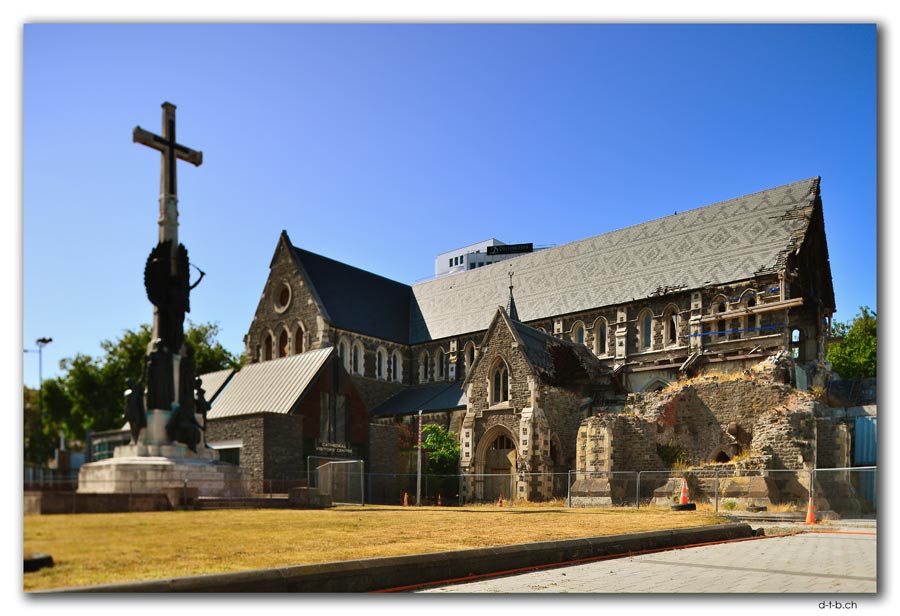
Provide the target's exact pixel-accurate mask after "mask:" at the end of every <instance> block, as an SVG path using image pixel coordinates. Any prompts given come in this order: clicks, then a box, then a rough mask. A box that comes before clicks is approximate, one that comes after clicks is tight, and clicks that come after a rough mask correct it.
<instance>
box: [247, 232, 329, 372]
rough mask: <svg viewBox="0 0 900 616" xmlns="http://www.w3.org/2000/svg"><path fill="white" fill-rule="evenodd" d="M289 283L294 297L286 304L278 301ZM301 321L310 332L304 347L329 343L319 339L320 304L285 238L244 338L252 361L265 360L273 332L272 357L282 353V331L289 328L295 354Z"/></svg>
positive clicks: (305, 338) (290, 347)
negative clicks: (317, 302) (285, 242)
mask: <svg viewBox="0 0 900 616" xmlns="http://www.w3.org/2000/svg"><path fill="white" fill-rule="evenodd" d="M285 284H287V285H288V286H289V287H290V300H289V301H288V303H287V304H286V306H280V305H278V302H279V298H280V295H281V290H282V287H283V285H285ZM301 323H302V325H303V329H304V330H305V332H306V333H305V335H304V341H303V342H304V344H303V350H304V351H309V350H312V349H317V348H320V346H327V345H322V344H320V341H319V339H320V336H321V335H322V331H321V325H322V324H323V322H322V318H321V314H320V313H319V308H318V306H317V305H316V302H315V300H314V299H313V297H312V294H311V293H310V292H309V287H308V286H307V285H306V283H305V281H304V279H303V276H302V275H300V272H299V270H298V268H297V265H296V263H294V260H293V259H292V258H291V255H290V254H289V252H288V249H287V247H286V246H285V244H284V242H279V244H278V248H277V249H276V255H275V258H274V260H273V263H272V267H271V269H270V270H269V277H268V278H267V279H266V284H265V287H264V288H263V292H262V296H261V297H260V299H259V304H258V305H257V308H256V314H255V315H254V317H253V322H252V323H251V325H250V329H249V331H248V332H247V335H246V337H245V339H244V344H245V347H246V349H245V352H246V354H247V360H248V361H249V362H251V363H252V362H257V361H262V359H263V358H264V357H265V338H266V336H268V335H269V334H270V333H271V334H272V335H273V338H274V343H273V349H272V357H273V359H274V358H276V357H279V353H278V339H279V337H280V335H281V332H282V331H287V332H288V338H289V350H288V354H289V355H293V354H294V349H295V340H294V338H295V335H296V330H297V326H298V325H300V324H301Z"/></svg>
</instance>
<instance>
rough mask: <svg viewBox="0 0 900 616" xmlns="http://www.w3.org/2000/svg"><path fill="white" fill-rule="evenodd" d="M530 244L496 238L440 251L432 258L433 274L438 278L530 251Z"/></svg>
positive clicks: (531, 249) (532, 248) (531, 246)
mask: <svg viewBox="0 0 900 616" xmlns="http://www.w3.org/2000/svg"><path fill="white" fill-rule="evenodd" d="M533 250H534V247H533V245H532V244H507V243H506V242H501V241H500V240H498V239H496V238H493V237H492V238H490V239H488V240H483V241H481V242H477V243H475V244H469V245H468V246H463V247H462V248H456V249H454V250H448V251H447V252H442V253H441V254H439V255H438V256H437V257H436V258H435V260H434V276H435V278H439V277H441V276H447V275H449V274H458V273H459V272H465V271H467V270H471V269H475V268H478V267H484V266H485V265H490V264H491V263H497V262H498V261H504V260H506V259H511V258H513V257H518V256H519V255H521V254H523V253H528V252H532V251H533Z"/></svg>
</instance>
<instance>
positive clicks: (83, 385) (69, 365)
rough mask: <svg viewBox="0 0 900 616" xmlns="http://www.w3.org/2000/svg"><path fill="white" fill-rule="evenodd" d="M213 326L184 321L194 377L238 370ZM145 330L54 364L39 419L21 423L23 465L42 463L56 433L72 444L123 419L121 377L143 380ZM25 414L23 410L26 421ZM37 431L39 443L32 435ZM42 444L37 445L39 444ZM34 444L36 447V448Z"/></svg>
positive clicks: (148, 332)
mask: <svg viewBox="0 0 900 616" xmlns="http://www.w3.org/2000/svg"><path fill="white" fill-rule="evenodd" d="M218 334H219V327H218V325H216V324H214V323H205V324H199V325H195V324H194V323H192V322H190V321H188V323H187V328H186V331H185V340H187V341H188V343H190V344H191V346H192V347H193V349H194V360H195V362H196V365H197V374H204V373H206V372H214V371H216V370H222V369H225V368H239V367H240V365H241V363H242V360H243V357H238V358H236V357H235V356H234V355H232V354H231V353H229V352H228V351H227V350H226V349H225V348H224V347H223V346H222V345H221V344H220V343H219V342H218V340H216V336H218ZM150 335H151V328H150V326H149V325H146V324H145V325H140V326H139V327H137V328H136V329H133V330H131V329H129V330H126V331H125V332H124V333H123V334H122V335H121V336H120V337H119V338H117V339H115V340H104V341H102V342H101V343H100V348H101V349H103V355H102V356H100V357H91V356H89V355H83V354H80V353H79V354H77V355H76V356H75V357H72V358H66V359H63V360H62V361H61V362H60V368H61V369H62V374H61V375H60V376H59V377H56V378H53V379H47V380H46V381H44V384H43V386H44V392H43V393H44V409H43V417H42V419H43V421H42V422H38V421H37V414H36V411H34V410H32V414H33V415H34V419H33V420H31V421H27V422H26V426H25V429H26V451H25V457H26V459H27V460H29V461H33V462H38V463H39V462H42V461H44V460H46V455H47V453H48V451H47V449H48V448H49V452H52V450H53V445H54V444H55V443H56V442H57V435H58V434H59V432H60V431H62V432H63V433H64V434H65V437H66V440H67V442H71V443H77V442H79V441H81V440H82V439H83V438H84V435H85V432H86V431H87V430H96V431H101V430H112V429H116V428H119V427H121V426H122V424H123V423H124V422H125V419H124V410H125V409H124V407H125V403H124V392H125V389H126V381H127V379H129V378H130V379H134V380H135V381H139V380H140V379H142V377H143V371H144V358H145V357H146V355H147V347H148V345H149V344H150ZM33 397H36V391H35V395H34V396H32V395H30V394H29V390H28V389H26V391H25V404H26V409H27V408H28V407H29V406H30V407H31V408H32V409H36V404H37V403H36V402H35V401H32V400H31V398H33ZM27 417H28V413H27V412H26V418H27ZM39 425H42V427H43V439H42V438H39V437H40V436H41V435H38V434H37V429H38V426H39ZM42 441H43V442H42ZM38 443H41V445H40V446H39V445H38Z"/></svg>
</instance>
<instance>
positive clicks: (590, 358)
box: [497, 307, 609, 384]
mask: <svg viewBox="0 0 900 616" xmlns="http://www.w3.org/2000/svg"><path fill="white" fill-rule="evenodd" d="M497 312H498V313H499V314H500V317H501V319H502V320H503V321H505V322H506V324H507V326H508V327H509V328H510V329H511V330H512V332H513V336H515V338H516V340H517V342H519V343H520V348H521V349H522V352H523V353H524V355H525V359H526V360H527V361H528V363H530V364H531V366H532V368H534V370H535V372H537V374H538V375H539V376H540V377H541V379H543V380H544V381H545V382H547V383H551V384H553V383H558V382H561V381H562V380H563V379H571V378H572V377H575V378H577V377H579V376H586V377H587V378H588V379H589V380H591V381H592V382H597V381H599V380H600V379H602V378H603V377H604V376H607V375H609V369H608V368H605V367H604V366H603V364H601V363H600V360H599V359H597V358H596V357H595V356H594V354H593V353H591V352H590V351H589V350H588V348H587V347H586V346H584V345H583V344H577V343H575V342H571V341H569V340H564V339H562V338H557V337H556V336H551V335H550V334H546V333H544V332H542V331H541V330H539V329H535V328H533V327H531V326H529V325H525V324H524V323H521V322H520V321H517V320H515V319H512V318H510V317H509V315H507V314H506V311H504V310H503V308H499V307H498V309H497Z"/></svg>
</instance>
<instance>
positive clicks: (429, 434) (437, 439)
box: [422, 424, 459, 475]
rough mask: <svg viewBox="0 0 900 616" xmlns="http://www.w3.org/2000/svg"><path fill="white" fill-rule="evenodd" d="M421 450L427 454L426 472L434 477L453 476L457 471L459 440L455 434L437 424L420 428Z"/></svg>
mask: <svg viewBox="0 0 900 616" xmlns="http://www.w3.org/2000/svg"><path fill="white" fill-rule="evenodd" d="M422 436H423V439H422V450H423V451H425V452H427V453H428V470H429V471H430V472H432V473H434V474H435V475H455V474H456V473H457V472H458V469H459V439H458V438H457V435H456V432H450V431H449V430H445V429H444V428H442V427H441V426H439V425H437V424H427V425H425V426H424V427H423V428H422Z"/></svg>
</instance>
